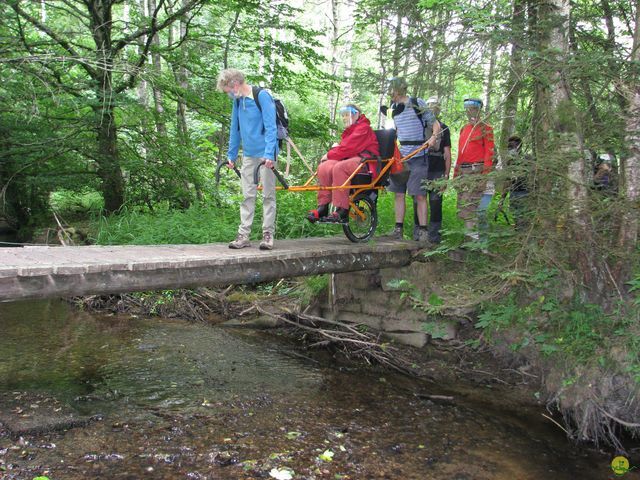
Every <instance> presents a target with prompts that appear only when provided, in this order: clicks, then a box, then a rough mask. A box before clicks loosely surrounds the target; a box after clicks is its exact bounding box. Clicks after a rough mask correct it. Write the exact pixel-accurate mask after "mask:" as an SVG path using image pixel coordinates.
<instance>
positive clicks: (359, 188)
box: [259, 142, 429, 218]
mask: <svg viewBox="0 0 640 480" xmlns="http://www.w3.org/2000/svg"><path fill="white" fill-rule="evenodd" d="M426 148H429V143H428V142H425V143H423V144H422V145H421V146H420V148H418V149H416V150H415V151H413V152H411V153H410V154H409V155H407V156H405V157H402V158H400V159H398V160H396V159H395V158H393V157H392V158H383V159H382V162H383V167H382V170H381V171H380V173H379V174H378V176H377V177H375V178H373V177H372V180H371V182H370V183H368V184H366V185H360V184H358V185H351V180H352V179H353V177H355V176H356V175H357V174H358V172H360V170H361V169H362V167H363V166H365V165H366V164H367V163H369V162H376V163H377V159H376V160H369V159H366V160H363V161H362V163H361V164H360V166H359V167H358V168H356V169H355V170H354V172H353V173H352V174H351V175H350V176H349V178H347V179H346V180H345V182H344V183H343V184H342V185H338V186H333V187H329V186H325V187H322V186H320V185H311V182H312V181H313V179H314V178H316V176H317V171H316V172H313V174H312V175H311V177H309V179H308V180H307V181H306V182H305V183H304V184H303V185H298V186H295V185H294V186H289V188H287V189H285V188H284V187H283V186H281V185H279V186H276V190H287V191H289V192H317V191H318V190H344V189H346V188H348V189H353V193H351V195H349V205H350V207H351V208H350V211H351V210H353V211H354V212H355V214H356V215H358V216H359V217H360V218H364V214H363V213H362V211H361V210H360V209H359V208H358V207H357V206H356V205H355V204H354V202H353V200H354V199H355V198H356V196H357V195H358V194H360V193H361V192H364V191H366V190H384V186H382V185H379V184H378V179H380V178H383V177H384V175H385V174H386V173H387V172H388V171H389V170H390V169H391V167H392V166H393V164H394V163H395V162H400V163H404V162H406V161H407V160H409V159H410V158H412V157H414V156H415V155H417V154H418V153H420V152H422V151H423V150H425V149H426ZM259 188H260V189H261V188H262V187H259Z"/></svg>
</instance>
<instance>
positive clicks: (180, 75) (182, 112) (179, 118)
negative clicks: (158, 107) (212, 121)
mask: <svg viewBox="0 0 640 480" xmlns="http://www.w3.org/2000/svg"><path fill="white" fill-rule="evenodd" d="M188 2H189V0H182V5H183V6H186V5H187V3H188ZM179 31H180V38H179V41H181V42H182V44H181V46H180V60H181V62H180V66H179V67H178V70H177V75H176V77H177V78H176V79H177V81H178V86H179V87H180V92H182V93H181V94H180V96H179V97H178V104H177V107H176V123H177V125H176V126H177V131H178V137H179V138H180V140H181V142H182V144H183V145H188V144H189V131H188V129H187V104H186V102H185V101H184V93H185V92H186V91H187V89H188V88H189V73H188V72H187V69H186V67H185V66H184V65H185V62H186V61H187V44H186V42H184V38H185V37H186V35H187V22H185V20H184V18H182V19H180V30H179Z"/></svg>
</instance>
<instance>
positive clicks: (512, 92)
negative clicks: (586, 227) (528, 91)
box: [499, 0, 526, 158]
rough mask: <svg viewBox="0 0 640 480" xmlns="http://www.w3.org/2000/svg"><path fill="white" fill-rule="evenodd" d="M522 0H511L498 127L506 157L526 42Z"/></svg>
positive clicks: (516, 107) (501, 151)
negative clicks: (506, 68)
mask: <svg viewBox="0 0 640 480" xmlns="http://www.w3.org/2000/svg"><path fill="white" fill-rule="evenodd" d="M524 12H525V5H524V1H523V0H513V15H512V17H511V32H512V35H513V36H512V37H511V56H510V58H509V76H508V79H507V93H506V95H505V98H504V110H503V115H502V126H501V127H500V143H499V145H500V147H499V152H500V156H501V157H502V158H506V156H505V155H506V150H507V140H508V138H509V137H510V136H511V135H513V133H514V132H515V125H516V113H517V112H518V98H519V96H520V90H521V88H522V71H523V68H522V67H523V65H522V44H523V43H525V42H526V39H525V32H524Z"/></svg>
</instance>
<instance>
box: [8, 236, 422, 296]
mask: <svg viewBox="0 0 640 480" xmlns="http://www.w3.org/2000/svg"><path fill="white" fill-rule="evenodd" d="M416 249H417V245H416V243H415V242H399V241H393V240H382V239H376V240H375V241H372V242H370V243H366V244H356V243H351V242H349V241H348V240H346V239H345V238H344V237H333V238H308V239H300V240H280V241H276V245H275V249H274V250H272V251H262V250H258V248H257V242H254V245H253V246H252V247H251V248H245V249H242V250H231V249H229V248H228V247H227V244H219V243H217V244H207V245H155V246H83V247H57V246H56V247H44V246H31V247H30V246H26V247H22V248H0V301H9V300H20V299H29V298H48V297H61V296H75V295H86V294H104V293H122V292H131V291H144V290H160V289H177V288H189V287H196V286H217V285H218V286H219V285H229V284H249V283H259V282H266V281H270V280H275V279H279V278H289V277H299V276H306V275H317V274H322V273H329V272H336V273H338V272H351V271H357V270H369V269H376V268H388V267H400V266H403V265H407V264H409V262H410V260H411V257H412V255H413V251H414V250H416Z"/></svg>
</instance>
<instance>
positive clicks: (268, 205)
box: [238, 157, 276, 236]
mask: <svg viewBox="0 0 640 480" xmlns="http://www.w3.org/2000/svg"><path fill="white" fill-rule="evenodd" d="M261 161H262V158H257V157H243V158H242V166H241V167H240V176H241V183H242V195H243V199H242V203H241V204H240V226H239V227H238V233H239V234H241V235H247V236H249V234H250V233H251V225H252V224H253V215H254V213H255V210H256V196H257V194H258V185H256V184H255V183H253V172H254V171H255V168H256V165H258V164H259V163H260V162H261ZM260 183H261V184H262V233H263V234H264V233H265V232H269V233H271V235H272V236H275V233H276V176H275V175H274V174H273V172H272V171H271V169H269V168H266V167H264V166H262V167H260Z"/></svg>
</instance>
